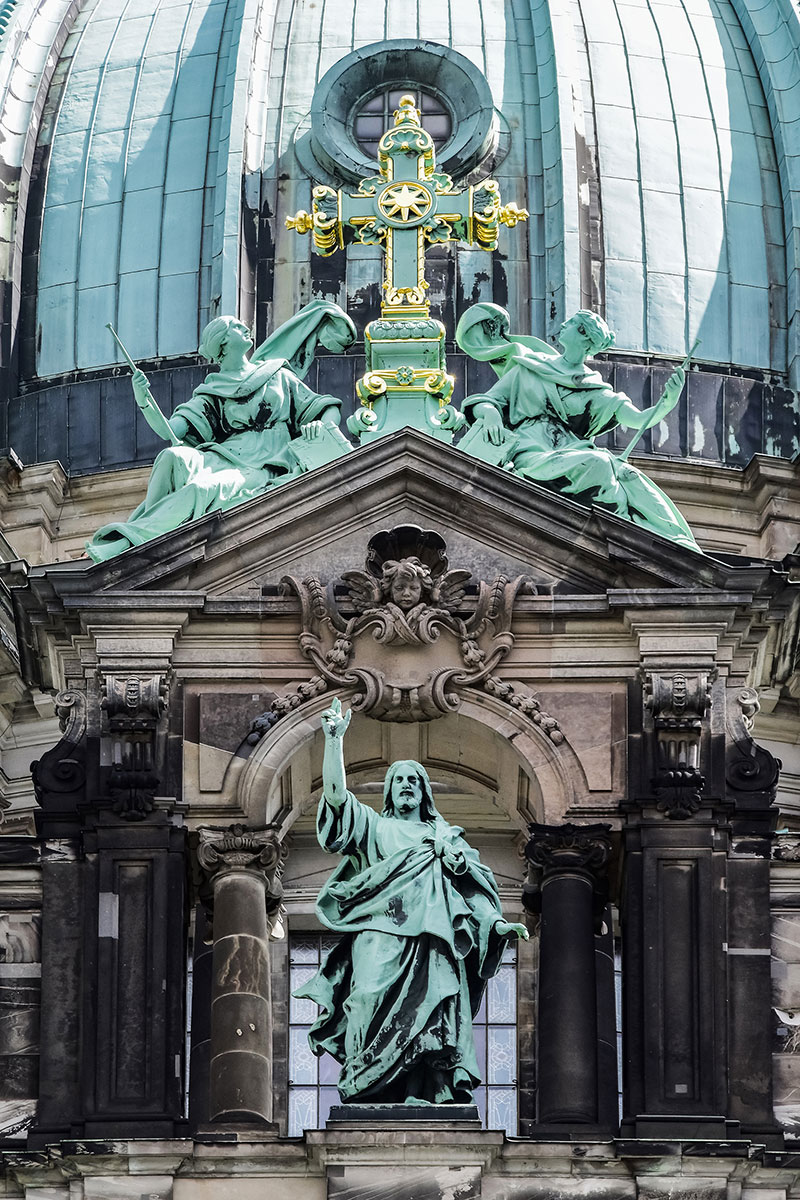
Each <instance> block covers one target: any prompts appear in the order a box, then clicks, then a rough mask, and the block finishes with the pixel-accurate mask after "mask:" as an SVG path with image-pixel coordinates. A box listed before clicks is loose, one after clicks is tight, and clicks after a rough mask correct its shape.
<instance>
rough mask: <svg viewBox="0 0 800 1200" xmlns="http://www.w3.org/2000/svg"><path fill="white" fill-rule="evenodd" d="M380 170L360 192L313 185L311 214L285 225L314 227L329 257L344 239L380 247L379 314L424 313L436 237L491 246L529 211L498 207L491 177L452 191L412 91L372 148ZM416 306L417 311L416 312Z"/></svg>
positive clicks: (364, 182)
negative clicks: (427, 266) (427, 254)
mask: <svg viewBox="0 0 800 1200" xmlns="http://www.w3.org/2000/svg"><path fill="white" fill-rule="evenodd" d="M378 165H379V168H380V174H379V175H372V176H369V177H368V178H365V179H362V180H361V183H360V184H359V187H358V191H357V192H354V193H349V192H345V191H336V190H334V188H331V187H324V186H321V187H315V188H314V191H313V203H312V211H311V213H307V212H304V211H300V212H298V213H297V214H296V215H295V216H294V217H289V218H287V221H286V225H287V227H288V228H289V229H295V230H297V232H298V233H308V232H309V231H312V232H313V236H314V245H315V247H316V249H317V250H318V251H319V253H320V254H324V255H329V254H333V253H335V252H336V250H338V249H341V248H343V247H344V245H345V242H346V241H353V240H358V241H361V242H363V243H364V244H365V245H381V246H383V248H384V252H385V279H384V283H383V291H384V296H383V304H382V310H383V315H384V317H389V316H391V315H393V314H396V313H397V309H398V308H403V310H404V315H405V316H411V315H412V314H411V313H410V312H409V311H408V310H409V307H410V308H413V309H415V310H417V311H415V312H414V313H413V315H414V316H419V317H422V318H427V317H428V312H429V309H428V303H427V300H426V296H425V293H426V291H427V290H428V284H427V283H426V281H425V252H426V249H427V248H428V247H429V246H431V245H433V244H434V243H437V242H450V241H461V242H468V243H475V244H477V245H478V246H479V247H481V249H483V250H494V249H495V248H496V246H497V234H498V230H499V228H500V225H509V226H514V225H516V224H517V222H518V221H522V220H525V219H526V218H527V216H528V213H527V211H526V210H525V209H524V208H518V207H517V206H516V204H506V205H502V204H501V203H500V190H499V188H498V186H497V183H496V182H495V181H494V180H493V179H487V180H485V181H484V182H483V183H481V184H479V185H477V186H475V187H468V188H466V189H465V190H464V191H462V192H459V191H456V190H455V188H454V187H453V181H452V179H451V178H450V176H449V175H445V174H444V173H442V172H437V170H436V158H435V150H434V145H433V140H432V138H431V137H430V134H428V133H427V132H426V131H425V130H424V129H423V128H422V126H421V125H420V117H419V112H418V111H417V108H416V101H415V100H414V97H413V96H402V97H401V99H400V106H399V108H398V109H397V111H396V112H395V123H394V126H393V127H392V128H391V129H389V130H387V132H386V133H385V134H384V135H383V137H382V138H381V140H380V143H379V146H378ZM420 310H422V311H420Z"/></svg>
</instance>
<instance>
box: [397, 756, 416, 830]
mask: <svg viewBox="0 0 800 1200" xmlns="http://www.w3.org/2000/svg"><path fill="white" fill-rule="evenodd" d="M416 768H417V764H416V763H413V762H400V763H396V764H395V771H394V776H393V778H392V807H393V808H394V813H395V816H396V817H400V818H401V819H402V820H406V821H408V820H412V821H413V820H419V810H420V805H421V804H422V796H423V790H422V780H421V778H420V776H419V772H418V771H417V769H416Z"/></svg>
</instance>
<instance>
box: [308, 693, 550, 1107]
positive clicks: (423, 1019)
mask: <svg viewBox="0 0 800 1200" xmlns="http://www.w3.org/2000/svg"><path fill="white" fill-rule="evenodd" d="M349 723H350V713H347V715H346V716H345V715H343V714H342V708H341V704H340V703H339V701H338V700H334V701H333V704H332V705H331V707H330V708H329V709H328V710H327V711H326V712H325V713H324V714H323V717H322V728H323V731H324V734H325V753H324V757H323V764H322V780H323V789H322V797H321V799H320V803H319V811H318V814H317V836H318V838H319V842H320V845H321V846H322V847H323V849H325V850H328V851H329V852H330V853H332V854H341V855H343V856H344V857H343V861H342V863H341V864H340V866H339V867H338V868H337V870H336V871H335V872H334V874H333V875H332V876H331V878H330V879H329V880H328V882H327V883H326V884H325V886H324V887H323V889H322V891H321V892H320V895H319V898H318V900H317V914H318V916H319V918H320V920H321V921H322V923H323V925H325V926H326V927H327V928H328V929H332V930H334V931H335V932H336V933H340V934H342V938H341V941H340V942H339V943H338V944H337V945H336V946H335V947H334V949H333V950H332V951H331V953H330V954H329V955H328V958H327V959H326V961H325V963H324V965H323V967H322V968H321V970H320V971H319V972H318V973H317V975H316V976H315V977H314V978H313V979H312V980H311V981H310V982H309V983H308V984H306V985H305V987H303V988H302V990H299V991H298V992H296V993H295V994H296V995H297V996H302V997H307V998H309V999H311V1000H314V1001H315V1002H316V1003H317V1004H319V1006H320V1014H319V1017H318V1019H317V1021H316V1023H315V1025H314V1026H313V1027H312V1029H311V1031H310V1034H309V1043H310V1045H311V1049H312V1050H313V1052H314V1053H315V1054H322V1053H323V1052H324V1051H328V1053H330V1054H332V1055H333V1057H334V1058H336V1059H337V1060H338V1061H339V1062H341V1063H342V1064H343V1070H342V1073H341V1076H340V1079H339V1093H340V1095H341V1097H342V1099H343V1100H344V1101H354V1100H358V1101H365V1102H375V1103H401V1104H447V1103H468V1102H469V1101H470V1100H471V1099H472V1090H473V1088H474V1087H476V1086H477V1084H478V1083H479V1082H480V1075H479V1073H478V1064H477V1061H476V1057H475V1044H474V1040H473V1034H472V1014H473V1013H474V1012H477V1010H478V1008H479V1006H480V1002H481V997H482V995H483V991H484V989H485V987H486V984H487V982H488V980H489V979H490V978H491V976H492V975H494V974H496V972H497V971H498V969H499V967H500V960H501V957H502V953H503V950H504V948H505V946H506V943H507V941H508V940H509V939H510V938H527V937H528V933H527V930H526V929H525V927H524V925H518V924H513V923H511V922H508V921H506V920H505V919H504V917H503V911H502V908H501V907H500V897H499V895H498V893H497V884H496V883H495V880H494V876H493V875H492V873H491V871H490V870H489V869H488V867H486V866H484V865H483V863H481V861H480V858H479V857H478V854H477V851H475V850H473V849H472V847H471V846H469V845H468V844H467V842H466V840H465V839H464V837H463V830H462V829H460V828H459V827H458V826H453V825H450V824H448V822H447V821H445V819H444V817H442V816H441V814H440V813H438V812H437V810H436V806H435V804H434V800H433V793H432V791H431V785H430V780H429V779H428V775H427V772H426V771H425V768H424V767H423V766H421V765H420V763H418V762H412V761H401V762H395V763H392V765H391V766H390V767H389V770H388V771H387V772H386V780H385V783H384V802H383V812H382V813H381V814H378V813H376V812H374V811H373V810H372V809H371V808H368V807H367V806H366V805H364V804H360V803H359V801H358V800H356V798H355V796H354V795H353V794H352V793H351V792H349V791H348V790H347V782H346V778H345V770H344V757H343V754H342V739H343V738H344V735H345V732H346V730H347V727H348V725H349Z"/></svg>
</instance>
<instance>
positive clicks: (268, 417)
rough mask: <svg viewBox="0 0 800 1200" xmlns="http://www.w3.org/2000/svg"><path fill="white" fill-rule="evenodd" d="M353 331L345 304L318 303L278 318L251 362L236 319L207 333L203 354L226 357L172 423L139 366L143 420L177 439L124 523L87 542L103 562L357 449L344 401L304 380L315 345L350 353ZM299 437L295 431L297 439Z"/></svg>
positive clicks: (136, 384)
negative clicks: (346, 429)
mask: <svg viewBox="0 0 800 1200" xmlns="http://www.w3.org/2000/svg"><path fill="white" fill-rule="evenodd" d="M355 335H356V331H355V326H354V325H353V322H352V321H351V320H350V318H349V317H348V315H347V313H345V312H344V310H343V309H341V308H340V307H339V306H338V304H332V303H330V302H328V301H325V300H314V301H312V303H311V304H307V305H306V306H305V308H303V309H301V310H300V312H298V313H297V314H296V315H295V316H294V317H292V318H291V319H290V320H289V321H287V322H286V323H285V324H284V325H281V326H280V328H279V329H277V330H276V331H275V332H274V333H273V334H272V335H271V336H270V337H269V338H267V340H266V341H265V342H263V343H262V345H261V346H259V347H258V349H256V350H255V351H254V352H253V354H252V356H251V357H250V358H249V359H248V357H247V356H248V352H249V350H250V349H251V348H252V345H253V342H252V339H251V337H250V333H249V330H248V328H247V326H246V325H245V324H243V322H241V321H238V320H237V319H236V318H235V317H216V318H215V319H214V320H213V321H211V322H210V323H209V324H208V325H207V326H206V327H205V329H204V330H203V335H202V339H201V341H200V354H202V355H203V357H204V358H207V359H209V360H210V361H212V362H217V363H218V364H219V368H220V369H219V371H218V372H217V373H215V374H211V375H208V376H207V377H206V379H205V382H204V383H202V384H200V386H199V387H197V388H195V390H194V392H193V394H192V396H191V399H190V400H188V401H187V402H186V403H185V404H179V405H178V407H177V408H176V409H175V411H174V413H173V414H172V417H171V418H170V419H169V421H167V419H166V418H165V417H164V415H163V414H162V413H161V412H160V410H159V409H158V406H157V405H156V403H155V401H154V400H153V397H152V395H151V394H150V391H149V387H148V383H147V378H146V376H145V374H144V372H142V371H138V370H137V371H135V372H134V375H133V380H132V382H133V392H134V397H135V399H136V403H137V404H138V405H139V407H140V409H141V410H142V412H143V414H144V416H145V419H146V420H147V421H148V423H149V424H150V425H151V426H152V428H153V429H155V431H156V433H158V434H160V435H161V436H162V437H165V438H169V440H171V441H172V442H173V445H171V446H168V447H167V448H166V449H164V450H162V451H161V453H160V454H159V455H158V457H157V458H156V460H155V462H154V464H153V470H152V472H151V475H150V482H149V484H148V487H147V494H146V496H145V498H144V500H143V501H142V503H141V504H140V505H139V507H138V508H136V509H135V510H134V512H132V513H131V515H130V517H129V518H128V520H127V521H118V522H113V523H112V524H109V525H104V526H103V527H102V528H101V529H99V530H98V531H97V533H96V534H95V535H94V537H93V538H92V540H91V541H90V542H88V543H87V545H86V552H87V554H88V555H89V557H90V558H92V559H93V560H94V561H95V562H103V561H105V560H106V559H109V558H113V557H114V555H116V554H121V553H122V551H123V550H128V549H129V548H130V547H131V546H139V545H141V544H142V543H143V542H146V541H149V539H150V538H154V537H157V536H158V535H159V534H162V533H167V532H168V531H170V530H172V529H177V527H178V526H179V525H183V524H184V523H185V522H186V521H192V520H194V519H195V518H196V517H202V516H205V514H206V513H211V512H216V511H217V510H219V509H224V508H229V507H230V506H231V505H233V504H238V503H239V502H240V501H242V500H247V499H249V498H250V497H252V496H257V495H259V494H260V493H261V492H263V491H264V490H265V489H266V488H268V487H272V486H274V485H275V484H278V483H283V482H285V481H286V480H288V479H293V478H294V477H295V476H297V475H299V474H302V473H303V472H304V471H306V470H309V469H311V468H312V467H316V466H321V465H322V464H323V463H325V462H330V461H331V460H332V459H334V458H336V457H338V456H339V455H340V454H343V453H346V452H347V451H348V450H350V449H351V446H350V444H349V442H348V441H347V439H346V438H345V437H344V435H343V434H342V433H341V432H340V430H339V420H340V416H341V401H340V400H337V399H336V398H335V397H334V396H320V395H318V394H317V393H316V392H313V391H312V390H311V388H309V387H307V386H306V385H305V384H304V383H303V382H302V378H303V376H304V375H305V374H306V372H307V370H308V368H309V367H310V365H311V363H312V361H313V358H314V354H315V352H316V348H317V344H318V343H320V342H321V343H322V345H323V346H326V347H327V348H328V349H329V350H334V351H342V350H345V349H346V348H347V347H348V346H349V345H351V343H352V342H353V340H354V339H355ZM295 435H296V436H295Z"/></svg>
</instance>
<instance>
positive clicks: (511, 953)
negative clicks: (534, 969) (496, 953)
mask: <svg viewBox="0 0 800 1200" xmlns="http://www.w3.org/2000/svg"><path fill="white" fill-rule="evenodd" d="M516 961H517V943H516V942H507V943H506V948H505V950H504V951H503V957H502V959H501V962H503V963H515V962H516Z"/></svg>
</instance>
